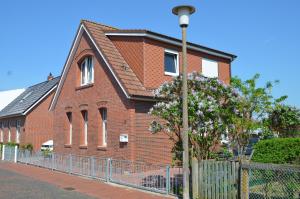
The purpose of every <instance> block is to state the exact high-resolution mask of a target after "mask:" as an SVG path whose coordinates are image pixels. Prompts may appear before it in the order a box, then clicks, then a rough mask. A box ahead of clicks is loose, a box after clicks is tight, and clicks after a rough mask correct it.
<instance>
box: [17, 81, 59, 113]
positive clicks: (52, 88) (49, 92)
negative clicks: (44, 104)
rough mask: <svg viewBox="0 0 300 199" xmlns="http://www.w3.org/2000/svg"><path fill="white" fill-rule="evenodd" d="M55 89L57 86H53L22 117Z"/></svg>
mask: <svg viewBox="0 0 300 199" xmlns="http://www.w3.org/2000/svg"><path fill="white" fill-rule="evenodd" d="M56 87H57V85H55V86H53V87H52V88H51V89H50V90H49V91H48V92H47V93H46V94H45V95H43V96H42V97H41V98H40V99H39V100H38V101H36V102H35V103H34V104H33V105H31V106H30V107H29V108H28V109H27V110H26V111H25V112H24V113H23V114H22V115H26V114H27V113H28V112H29V111H31V110H32V109H33V108H34V107H35V106H36V105H37V104H38V103H40V102H41V101H42V100H43V99H45V98H46V97H47V96H48V95H49V94H50V93H51V92H52V91H53V90H54V89H55V88H56Z"/></svg>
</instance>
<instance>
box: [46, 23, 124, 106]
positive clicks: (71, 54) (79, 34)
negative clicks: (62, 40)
mask: <svg viewBox="0 0 300 199" xmlns="http://www.w3.org/2000/svg"><path fill="white" fill-rule="evenodd" d="M83 31H85V32H86V33H87V35H88V37H89V38H90V40H91V41H92V43H93V44H94V46H95V47H96V49H97V51H98V53H99V54H100V56H101V58H102V59H103V60H104V62H105V64H106V65H107V67H108V69H109V70H110V72H111V73H112V75H113V77H114V78H115V80H116V81H117V83H118V84H119V86H120V87H121V90H122V91H123V93H124V94H125V96H126V97H127V98H128V99H130V96H129V95H128V93H127V92H126V90H125V89H124V87H123V86H122V84H121V82H120V81H119V79H118V78H117V76H116V74H115V73H114V71H113V70H112V68H111V66H110V64H109V63H108V61H107V60H106V59H105V57H104V56H103V54H102V52H101V51H100V49H99V48H98V46H97V45H96V42H95V41H94V40H93V38H92V37H91V35H90V33H89V32H88V31H87V29H86V27H85V26H84V25H83V24H81V26H80V28H79V31H78V33H77V35H76V37H75V41H74V43H73V45H72V48H71V51H70V54H69V55H68V58H67V62H66V64H65V66H64V69H63V72H62V75H61V79H60V81H59V84H58V88H57V90H56V92H55V95H54V98H53V100H52V102H51V105H50V108H49V110H53V108H54V106H55V104H56V101H57V99H58V95H59V93H60V90H61V88H62V83H63V82H64V81H65V78H66V72H67V71H68V70H69V68H70V60H71V58H72V57H73V56H74V53H75V51H74V49H75V48H77V46H78V45H79V40H78V38H79V37H81V36H82V33H83Z"/></svg>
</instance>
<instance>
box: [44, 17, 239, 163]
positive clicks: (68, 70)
mask: <svg viewBox="0 0 300 199" xmlns="http://www.w3.org/2000/svg"><path fill="white" fill-rule="evenodd" d="M181 55H182V53H181V41H180V40H178V39H175V38H172V37H168V36H165V35H161V34H158V33H154V32H151V31H147V30H119V29H116V28H113V27H110V26H106V25H102V24H98V23H94V22H90V21H86V20H83V21H81V23H80V26H79V28H78V31H77V34H76V37H75V39H74V41H73V44H72V47H71V50H70V53H69V56H68V58H67V61H66V64H65V66H64V68H63V72H62V76H61V79H60V81H59V84H58V87H57V90H56V92H55V95H54V98H53V100H52V103H51V106H50V110H52V111H53V114H54V121H53V122H54V125H53V126H54V151H55V152H58V153H74V154H79V155H93V156H99V157H111V158H118V159H128V160H135V161H143V162H149V163H158V162H159V163H170V162H171V159H172V155H171V148H172V146H173V143H172V142H171V141H170V140H169V138H168V137H167V136H166V135H165V134H163V133H158V134H151V133H150V131H149V124H150V122H151V121H152V120H153V118H152V116H150V115H149V114H148V111H149V109H150V108H151V107H152V106H153V105H154V104H155V102H156V100H155V98H154V95H153V90H154V89H156V88H157V87H159V86H160V85H161V84H162V83H163V82H165V81H170V80H172V78H173V77H174V76H177V75H179V74H180V71H181V69H180V67H179V66H180V65H181V61H182V59H181ZM234 58H235V56H234V55H232V54H229V53H225V52H222V51H218V50H214V49H210V48H207V47H203V46H200V45H197V44H192V43H188V72H193V71H199V72H202V73H203V74H204V75H206V76H208V77H218V78H219V79H221V80H222V81H224V82H226V83H229V81H230V75H231V74H230V73H231V72H230V64H231V62H232V61H233V59H234Z"/></svg>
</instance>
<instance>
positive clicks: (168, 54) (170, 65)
mask: <svg viewBox="0 0 300 199" xmlns="http://www.w3.org/2000/svg"><path fill="white" fill-rule="evenodd" d="M165 74H166V75H171V76H178V75H179V67H178V52H176V51H172V50H165Z"/></svg>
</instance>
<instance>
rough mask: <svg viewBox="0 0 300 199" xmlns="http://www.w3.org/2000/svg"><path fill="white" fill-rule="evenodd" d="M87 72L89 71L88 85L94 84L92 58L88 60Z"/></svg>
mask: <svg viewBox="0 0 300 199" xmlns="http://www.w3.org/2000/svg"><path fill="white" fill-rule="evenodd" d="M87 70H88V83H92V82H93V61H92V58H91V57H89V58H88V59H87Z"/></svg>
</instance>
